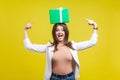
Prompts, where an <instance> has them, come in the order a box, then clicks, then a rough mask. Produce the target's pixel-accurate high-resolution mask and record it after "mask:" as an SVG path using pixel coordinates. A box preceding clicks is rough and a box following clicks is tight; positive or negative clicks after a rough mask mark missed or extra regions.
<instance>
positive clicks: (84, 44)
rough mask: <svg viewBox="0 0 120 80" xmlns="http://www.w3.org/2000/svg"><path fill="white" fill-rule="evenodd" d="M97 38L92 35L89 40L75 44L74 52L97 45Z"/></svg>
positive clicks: (94, 34)
mask: <svg viewBox="0 0 120 80" xmlns="http://www.w3.org/2000/svg"><path fill="white" fill-rule="evenodd" d="M97 38H98V35H97V33H93V34H92V36H91V38H90V40H88V41H83V42H75V43H74V47H75V49H76V50H83V49H86V48H89V47H92V46H94V45H95V44H96V43H97Z"/></svg>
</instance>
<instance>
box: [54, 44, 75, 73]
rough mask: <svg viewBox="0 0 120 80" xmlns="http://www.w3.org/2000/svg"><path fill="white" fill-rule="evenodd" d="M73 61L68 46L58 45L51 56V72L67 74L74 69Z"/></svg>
mask: <svg viewBox="0 0 120 80" xmlns="http://www.w3.org/2000/svg"><path fill="white" fill-rule="evenodd" d="M74 66H75V61H74V59H73V57H72V55H71V53H70V51H69V49H68V47H66V46H63V47H59V48H58V50H57V51H56V52H54V53H53V57H52V72H53V73H57V74H67V73H70V72H72V71H73V70H74Z"/></svg>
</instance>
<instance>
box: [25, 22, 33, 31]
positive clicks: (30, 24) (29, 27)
mask: <svg viewBox="0 0 120 80" xmlns="http://www.w3.org/2000/svg"><path fill="white" fill-rule="evenodd" d="M31 27H32V23H28V24H27V25H26V26H25V28H24V30H28V29H31Z"/></svg>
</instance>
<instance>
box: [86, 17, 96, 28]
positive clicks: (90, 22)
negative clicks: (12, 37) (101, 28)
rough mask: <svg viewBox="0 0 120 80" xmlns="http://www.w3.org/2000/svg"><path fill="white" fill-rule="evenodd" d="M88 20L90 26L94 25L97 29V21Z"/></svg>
mask: <svg viewBox="0 0 120 80" xmlns="http://www.w3.org/2000/svg"><path fill="white" fill-rule="evenodd" d="M86 20H87V21H88V24H89V25H93V26H94V27H97V24H96V22H95V21H93V20H89V19H87V18H86Z"/></svg>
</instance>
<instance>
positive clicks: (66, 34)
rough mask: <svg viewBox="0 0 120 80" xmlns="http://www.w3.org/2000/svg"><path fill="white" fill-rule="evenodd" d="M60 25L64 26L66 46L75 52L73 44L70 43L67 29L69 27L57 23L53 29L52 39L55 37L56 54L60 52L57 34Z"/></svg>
mask: <svg viewBox="0 0 120 80" xmlns="http://www.w3.org/2000/svg"><path fill="white" fill-rule="evenodd" d="M59 25H60V26H62V27H63V30H64V31H65V38H64V45H66V46H67V47H69V48H71V49H73V50H74V48H73V47H72V43H71V42H68V37H69V30H68V28H67V25H66V24H65V23H56V24H54V25H53V29H52V37H53V43H52V45H53V46H55V49H54V52H55V51H57V50H58V49H57V45H58V41H57V37H56V34H55V32H56V29H57V26H59Z"/></svg>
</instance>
